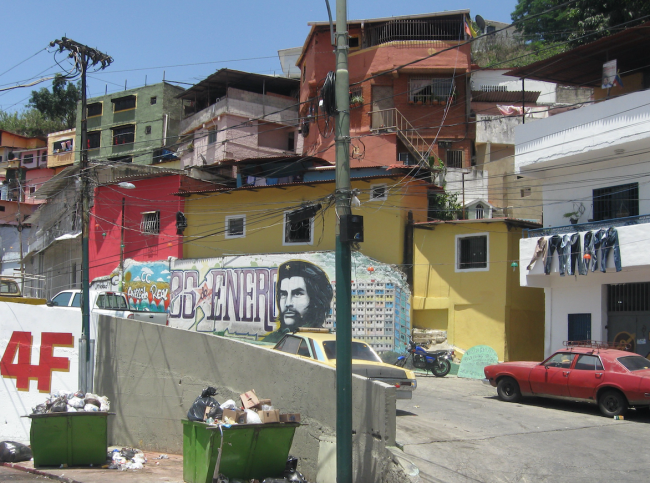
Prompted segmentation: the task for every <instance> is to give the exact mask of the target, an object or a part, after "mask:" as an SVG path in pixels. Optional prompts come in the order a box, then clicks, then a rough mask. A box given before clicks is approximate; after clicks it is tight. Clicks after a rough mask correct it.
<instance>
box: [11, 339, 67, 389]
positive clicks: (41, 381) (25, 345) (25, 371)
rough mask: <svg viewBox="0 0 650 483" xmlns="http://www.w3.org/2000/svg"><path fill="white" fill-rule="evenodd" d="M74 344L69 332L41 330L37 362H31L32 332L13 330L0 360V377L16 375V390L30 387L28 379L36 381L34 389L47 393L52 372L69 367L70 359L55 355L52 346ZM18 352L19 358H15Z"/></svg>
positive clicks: (65, 369) (50, 384)
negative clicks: (0, 375)
mask: <svg viewBox="0 0 650 483" xmlns="http://www.w3.org/2000/svg"><path fill="white" fill-rule="evenodd" d="M56 346H60V347H73V346H74V339H73V337H72V334H66V333H56V332H43V333H41V351H40V354H39V356H40V357H39V363H38V365H33V364H32V362H31V361H32V333H31V332H19V331H14V332H13V333H12V334H11V338H10V339H9V343H8V344H7V348H6V350H5V352H4V354H3V355H2V359H1V360H0V373H1V374H2V377H8V378H15V379H16V389H18V390H19V391H28V390H29V380H30V379H36V380H37V381H38V384H37V388H38V390H39V391H41V392H50V391H51V386H52V371H68V370H70V360H69V359H68V358H67V357H54V356H53V351H54V347H56ZM16 355H18V358H17V359H18V360H17V361H16V362H15V363H14V361H15V360H16Z"/></svg>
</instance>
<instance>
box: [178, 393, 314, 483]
mask: <svg viewBox="0 0 650 483" xmlns="http://www.w3.org/2000/svg"><path fill="white" fill-rule="evenodd" d="M216 394H217V390H216V389H215V388H214V387H206V388H205V389H203V391H202V392H201V395H200V396H199V397H197V398H196V400H195V401H194V403H193V404H192V407H190V409H189V411H188V412H187V419H189V420H190V421H199V422H205V423H207V424H209V425H221V426H222V427H225V428H229V427H230V426H231V425H236V424H266V423H299V422H300V413H280V410H279V409H275V408H274V407H273V405H272V404H271V400H270V399H260V398H258V397H257V394H255V390H254V389H251V390H250V391H246V392H245V393H244V394H240V395H239V399H240V402H241V404H237V403H236V402H235V401H233V400H232V399H229V400H227V401H226V402H224V403H223V404H219V403H218V402H217V400H216V399H215V398H213V397H212V396H215V395H216ZM222 444H223V440H222ZM220 451H221V450H220ZM217 461H218V460H217ZM297 468H298V458H294V457H293V456H289V457H288V458H287V462H286V466H285V471H284V475H283V477H281V478H266V479H264V480H263V481H262V483H284V482H290V483H308V482H307V480H306V479H305V477H304V476H303V475H302V473H300V472H299V471H298V470H297ZM216 472H217V474H218V475H219V477H218V478H217V479H216V480H215V481H216V482H217V483H247V482H245V481H244V480H239V479H236V478H230V479H229V478H227V477H225V476H224V475H222V474H219V473H218V462H217V471H216Z"/></svg>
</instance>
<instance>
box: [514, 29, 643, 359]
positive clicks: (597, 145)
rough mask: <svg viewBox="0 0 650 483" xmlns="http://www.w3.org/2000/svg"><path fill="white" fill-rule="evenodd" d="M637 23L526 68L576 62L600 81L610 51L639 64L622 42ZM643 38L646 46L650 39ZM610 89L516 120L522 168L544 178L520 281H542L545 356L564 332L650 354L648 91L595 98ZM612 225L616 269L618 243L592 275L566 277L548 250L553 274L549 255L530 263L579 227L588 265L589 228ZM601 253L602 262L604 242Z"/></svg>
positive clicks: (578, 71) (577, 69)
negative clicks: (538, 222) (588, 101)
mask: <svg viewBox="0 0 650 483" xmlns="http://www.w3.org/2000/svg"><path fill="white" fill-rule="evenodd" d="M634 30H636V29H628V30H627V31H623V32H621V33H620V34H617V35H614V36H611V37H607V38H604V39H601V40H600V41H597V42H594V43H592V44H587V45H585V46H582V47H580V48H578V49H576V50H574V51H572V52H569V53H567V54H560V55H559V56H555V57H553V58H551V59H547V60H546V61H542V62H538V63H536V64H532V66H527V67H526V68H522V70H523V69H529V71H535V69H536V72H538V74H537V75H539V76H541V77H543V76H544V75H545V73H550V72H551V69H552V71H553V72H556V73H561V74H558V75H564V76H570V75H571V71H573V75H575V76H576V79H577V78H578V77H579V76H584V78H585V79H589V78H591V79H594V80H592V85H594V82H595V83H596V84H600V75H601V72H602V63H603V62H604V61H606V60H607V59H605V58H604V56H605V52H606V51H608V55H609V59H612V58H618V64H619V69H620V71H621V72H630V71H634V69H635V66H637V64H638V63H639V62H641V63H643V62H644V60H643V59H637V58H635V57H634V54H632V53H631V52H628V50H629V49H627V50H626V48H623V45H624V44H625V42H624V41H623V40H624V38H623V39H622V38H621V37H622V36H625V35H628V34H629V32H630V31H634ZM644 35H646V38H648V39H650V36H647V34H644ZM638 39H639V37H635V40H638ZM617 42H620V45H621V48H617V47H618V44H617ZM638 42H639V43H640V44H645V47H647V44H648V43H649V42H648V41H640V40H638ZM642 47H643V46H642V45H638V48H642ZM632 50H634V51H637V50H635V49H632ZM589 54H591V55H589ZM563 56H564V57H563ZM576 59H582V60H581V61H578V60H576ZM544 63H546V65H547V66H549V67H548V69H546V70H545V65H544ZM563 69H564V70H563ZM636 75H637V74H636V73H635V74H633V75H630V76H628V77H623V84H624V85H625V86H627V88H626V89H627V90H628V91H630V90H633V89H634V86H639V85H640V84H642V83H639V82H637V80H636V79H635V78H633V77H634V76H636ZM578 82H583V81H581V80H579V79H577V80H576V83H578ZM620 94H623V95H620ZM613 95H619V97H614V98H612V96H613ZM605 96H607V97H610V98H609V99H608V100H603V101H602V102H598V103H594V104H592V105H589V106H586V107H582V108H580V109H577V110H573V111H569V112H565V113H562V114H559V115H556V116H551V117H549V118H547V119H542V120H539V121H537V122H535V123H532V124H524V125H520V126H517V127H516V129H515V139H516V150H515V165H516V170H517V174H518V175H520V176H524V177H526V178H532V179H536V180H539V181H540V182H541V187H542V202H543V217H544V228H543V229H540V230H530V231H529V232H528V238H524V239H522V240H521V241H520V254H519V258H520V259H519V270H520V283H521V285H522V286H529V287H543V288H544V290H545V297H546V305H545V310H546V324H545V325H546V327H545V341H544V342H545V343H544V346H545V353H546V354H547V355H548V354H550V353H551V352H552V351H554V350H557V349H558V348H560V347H561V346H562V344H563V342H564V341H567V340H586V339H590V340H597V341H609V342H614V343H624V344H629V345H630V346H631V349H632V350H634V351H635V352H637V353H639V354H641V355H643V356H648V355H649V354H650V250H647V246H648V243H649V242H650V223H648V222H649V221H650V177H649V176H650V175H649V174H648V172H649V168H650V155H649V154H648V153H649V152H650V130H649V129H648V126H650V91H639V92H632V93H626V92H625V89H623V88H620V87H619V88H617V87H614V88H612V89H611V90H610V91H608V92H606V91H604V90H602V89H598V88H596V90H595V98H596V99H599V98H602V97H605ZM572 218H573V220H572ZM574 221H575V223H576V224H573V223H574ZM610 228H614V230H616V233H617V235H618V246H619V248H620V261H621V263H620V265H621V269H620V271H617V269H616V267H615V263H614V259H615V257H614V252H615V251H616V249H615V247H613V248H612V249H611V250H610V253H609V256H608V257H607V259H606V265H605V272H603V271H602V270H601V269H600V267H598V268H597V269H596V271H592V270H589V271H588V274H587V275H581V274H575V275H569V274H568V273H566V274H565V275H564V276H561V275H560V273H559V272H560V263H559V258H558V256H557V255H556V254H553V256H552V257H551V255H550V251H548V250H547V254H546V257H551V258H550V273H548V274H546V273H545V270H544V268H545V267H544V259H543V258H541V259H538V260H537V261H536V263H535V264H534V266H533V267H531V269H528V268H527V266H528V265H529V263H530V262H531V258H532V257H533V254H534V252H535V247H536V244H537V242H538V240H539V239H540V237H544V238H545V240H546V241H547V243H549V246H550V243H551V237H552V236H553V235H559V236H561V237H564V235H567V234H574V233H577V234H578V235H579V240H580V246H581V248H582V250H581V252H578V253H577V255H576V256H575V262H578V261H582V262H585V263H590V264H592V263H593V258H594V254H593V253H588V252H589V251H588V250H586V249H585V234H587V233H588V232H592V233H593V234H596V233H597V232H598V231H599V230H601V229H605V230H607V229H610ZM587 253H588V256H587V257H585V254H587ZM596 256H597V258H598V260H599V262H600V261H601V260H602V258H603V253H602V250H598V251H597V252H596ZM574 266H575V264H574ZM576 272H577V270H576Z"/></svg>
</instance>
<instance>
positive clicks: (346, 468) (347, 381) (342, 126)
mask: <svg viewBox="0 0 650 483" xmlns="http://www.w3.org/2000/svg"><path fill="white" fill-rule="evenodd" d="M346 3H347V2H346V0H337V1H336V81H335V95H336V121H335V131H334V133H335V134H334V135H335V142H336V213H337V214H338V216H339V217H340V218H343V217H344V216H345V215H348V216H345V218H346V219H347V218H349V215H350V214H351V212H352V210H351V208H350V199H351V191H350V91H349V90H350V75H349V72H348V32H347V28H348V19H347V5H346ZM336 228H337V230H336V481H337V483H352V280H351V278H350V277H351V275H350V272H351V267H352V263H351V251H350V241H349V240H342V239H341V226H340V220H339V221H338V224H337V227H336Z"/></svg>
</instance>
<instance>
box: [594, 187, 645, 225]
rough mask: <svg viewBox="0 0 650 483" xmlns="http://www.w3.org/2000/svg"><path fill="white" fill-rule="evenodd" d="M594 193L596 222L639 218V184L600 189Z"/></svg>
mask: <svg viewBox="0 0 650 483" xmlns="http://www.w3.org/2000/svg"><path fill="white" fill-rule="evenodd" d="M593 193H594V221H601V220H611V219H613V218H626V217H628V216H639V183H630V184H622V185H619V186H610V187H607V188H598V189H595V190H594V191H593Z"/></svg>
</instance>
